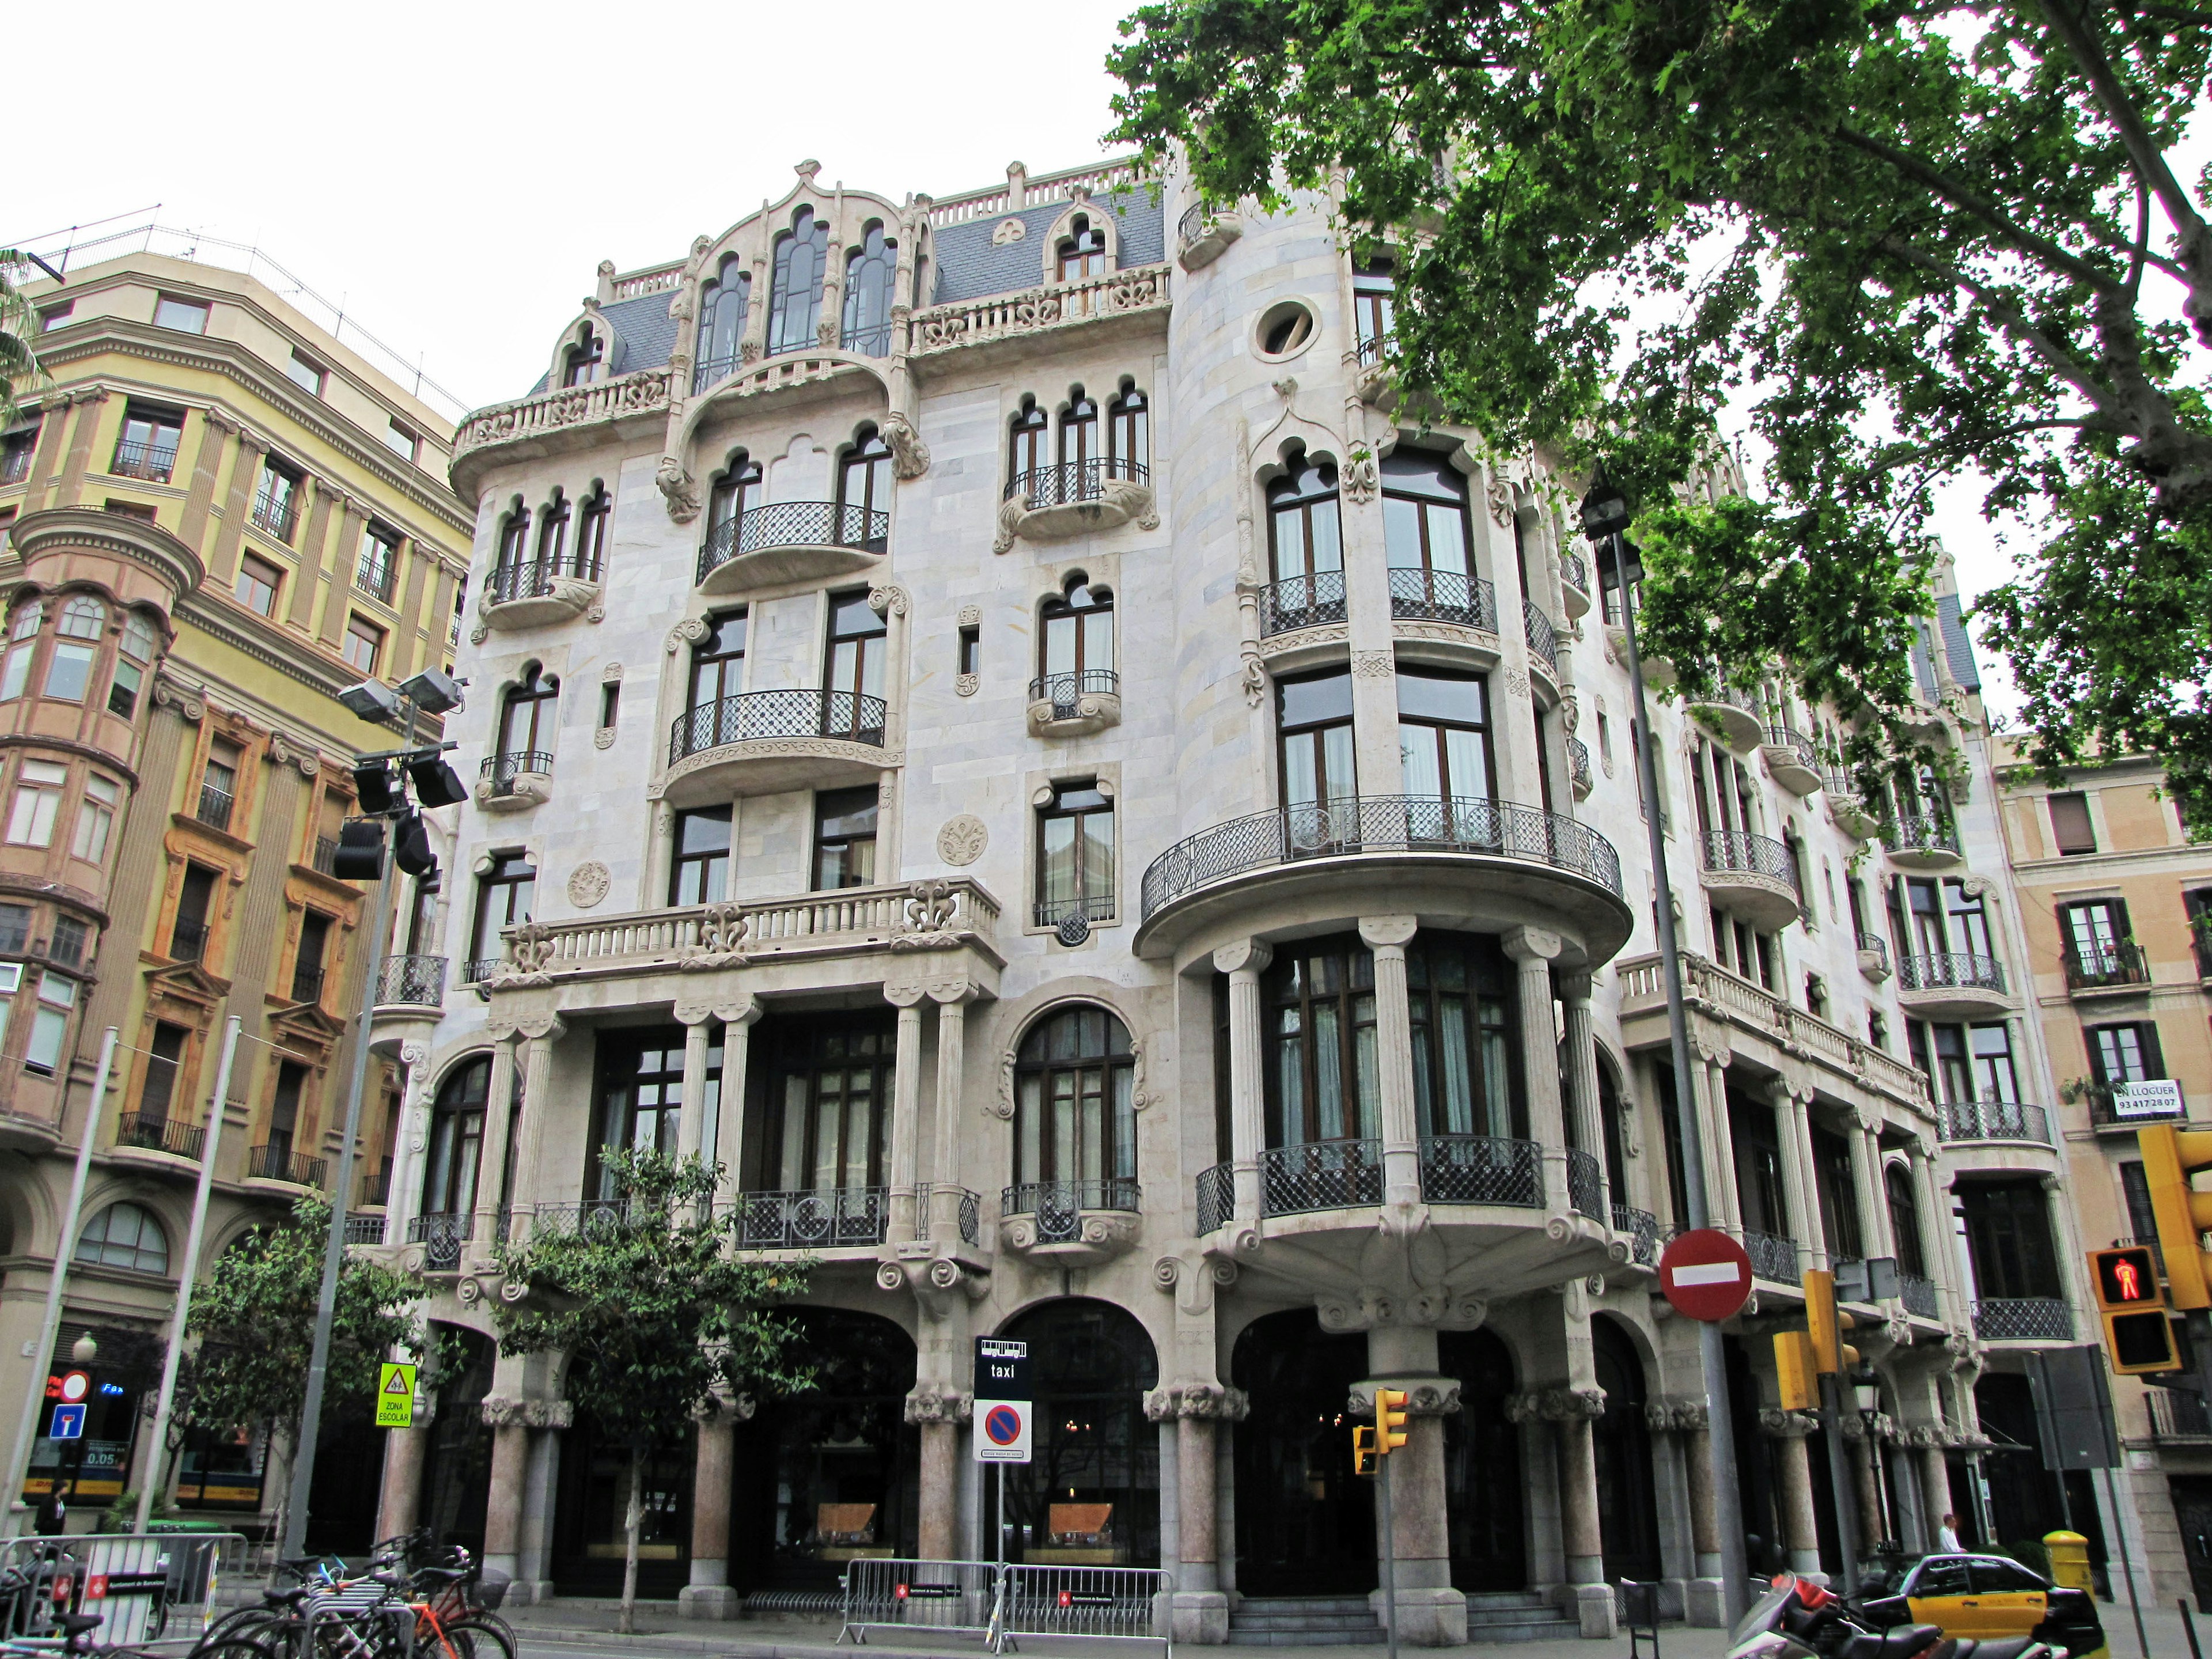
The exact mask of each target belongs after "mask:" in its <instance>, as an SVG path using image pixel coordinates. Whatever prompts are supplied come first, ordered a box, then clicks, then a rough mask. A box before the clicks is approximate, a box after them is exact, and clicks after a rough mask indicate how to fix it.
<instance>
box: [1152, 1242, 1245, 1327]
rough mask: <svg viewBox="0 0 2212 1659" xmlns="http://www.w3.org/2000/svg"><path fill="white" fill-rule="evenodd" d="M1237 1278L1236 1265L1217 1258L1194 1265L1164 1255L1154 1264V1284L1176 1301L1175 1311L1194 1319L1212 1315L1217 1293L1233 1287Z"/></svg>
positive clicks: (1175, 1256) (1191, 1262)
mask: <svg viewBox="0 0 2212 1659" xmlns="http://www.w3.org/2000/svg"><path fill="white" fill-rule="evenodd" d="M1236 1282H1237V1264H1236V1263H1235V1262H1234V1261H1225V1260H1223V1259H1222V1258H1220V1257H1218V1256H1211V1257H1207V1258H1206V1259H1205V1260H1203V1261H1188V1260H1187V1259H1185V1258H1184V1257H1182V1256H1179V1255H1164V1256H1162V1257H1161V1258H1160V1259H1159V1260H1158V1261H1155V1262H1153V1263H1152V1283H1153V1284H1154V1285H1157V1286H1158V1287H1159V1289H1161V1290H1162V1291H1166V1292H1167V1293H1168V1294H1169V1295H1170V1296H1172V1297H1175V1299H1176V1308H1177V1309H1179V1310H1181V1311H1182V1312H1183V1313H1186V1314H1188V1315H1190V1316H1192V1317H1194V1318H1195V1317H1197V1316H1200V1315H1201V1314H1206V1313H1210V1312H1212V1309H1213V1298H1214V1294H1215V1292H1216V1291H1219V1290H1225V1289H1226V1288H1227V1287H1228V1286H1230V1285H1234V1284H1235V1283H1236Z"/></svg>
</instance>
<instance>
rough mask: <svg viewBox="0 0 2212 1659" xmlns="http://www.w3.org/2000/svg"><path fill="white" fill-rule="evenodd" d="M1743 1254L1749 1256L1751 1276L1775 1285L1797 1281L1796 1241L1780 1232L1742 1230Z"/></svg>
mask: <svg viewBox="0 0 2212 1659" xmlns="http://www.w3.org/2000/svg"><path fill="white" fill-rule="evenodd" d="M1743 1249H1744V1254H1745V1255H1748V1256H1749V1257H1750V1258H1751V1276H1752V1277H1753V1279H1771V1280H1772V1281H1773V1282H1774V1283H1775V1284H1777V1285H1795V1284H1796V1283H1797V1241H1796V1239H1794V1238H1784V1237H1783V1236H1782V1235H1781V1234H1780V1233H1762V1232H1757V1231H1753V1229H1751V1228H1749V1227H1747V1228H1745V1229H1744V1230H1743Z"/></svg>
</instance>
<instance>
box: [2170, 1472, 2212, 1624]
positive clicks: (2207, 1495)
mask: <svg viewBox="0 0 2212 1659" xmlns="http://www.w3.org/2000/svg"><path fill="white" fill-rule="evenodd" d="M2166 1486H2167V1487H2168V1489H2169V1490H2170V1491H2171V1492H2172V1494H2173V1519H2174V1523H2175V1524H2176V1525H2177V1526H2179V1528H2181V1553H2182V1557H2183V1559H2185V1560H2186V1561H2187V1562H2188V1563H2189V1588H2190V1589H2192V1590H2194V1591H2195V1592H2196V1593H2197V1612H2199V1613H2212V1477H2208V1476H2205V1475H2202V1474H2175V1475H2169V1476H2167V1477H2166Z"/></svg>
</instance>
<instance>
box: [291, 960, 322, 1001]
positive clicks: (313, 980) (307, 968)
mask: <svg viewBox="0 0 2212 1659" xmlns="http://www.w3.org/2000/svg"><path fill="white" fill-rule="evenodd" d="M322 999H323V970H322V969H321V967H320V966H319V965H318V964H317V963H311V962H303V963H295V964H294V966H293V969H292V1000H293V1001H295V1002H320V1001H321V1000H322Z"/></svg>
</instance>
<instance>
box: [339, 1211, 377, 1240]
mask: <svg viewBox="0 0 2212 1659" xmlns="http://www.w3.org/2000/svg"><path fill="white" fill-rule="evenodd" d="M345 1242H346V1243H349V1244H381V1243H384V1218H383V1217H382V1216H380V1215H348V1216H347V1217H346V1221H345Z"/></svg>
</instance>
